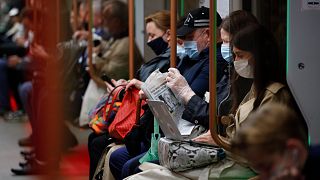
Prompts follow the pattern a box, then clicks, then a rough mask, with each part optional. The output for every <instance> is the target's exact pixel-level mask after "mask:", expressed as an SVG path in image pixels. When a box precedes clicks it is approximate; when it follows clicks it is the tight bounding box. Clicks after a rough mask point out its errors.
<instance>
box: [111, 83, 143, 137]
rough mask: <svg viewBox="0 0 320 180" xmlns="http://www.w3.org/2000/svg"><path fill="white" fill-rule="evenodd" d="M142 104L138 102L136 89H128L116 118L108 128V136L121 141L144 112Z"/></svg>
mask: <svg viewBox="0 0 320 180" xmlns="http://www.w3.org/2000/svg"><path fill="white" fill-rule="evenodd" d="M144 103H145V102H144V101H143V102H141V100H140V97H139V90H138V89H136V88H131V89H128V90H127V91H126V93H125V95H124V97H123V99H122V104H121V106H120V108H119V110H118V112H117V115H116V117H115V118H114V120H113V122H112V123H111V124H110V126H109V128H108V130H109V135H110V136H111V137H114V138H116V139H119V140H123V139H124V138H125V137H126V135H127V134H128V133H129V132H130V131H131V129H132V128H133V126H134V125H136V124H137V122H138V121H139V119H140V117H141V116H142V115H143V113H144V111H143V110H142V109H141V104H144Z"/></svg>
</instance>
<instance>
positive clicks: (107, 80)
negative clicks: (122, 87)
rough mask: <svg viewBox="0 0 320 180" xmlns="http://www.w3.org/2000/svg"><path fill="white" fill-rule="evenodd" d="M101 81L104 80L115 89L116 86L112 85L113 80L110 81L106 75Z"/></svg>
mask: <svg viewBox="0 0 320 180" xmlns="http://www.w3.org/2000/svg"><path fill="white" fill-rule="evenodd" d="M101 79H102V80H103V81H105V82H107V83H109V84H110V85H111V86H113V87H114V85H113V83H112V81H111V79H110V78H109V77H108V76H107V75H106V74H103V75H102V76H101Z"/></svg>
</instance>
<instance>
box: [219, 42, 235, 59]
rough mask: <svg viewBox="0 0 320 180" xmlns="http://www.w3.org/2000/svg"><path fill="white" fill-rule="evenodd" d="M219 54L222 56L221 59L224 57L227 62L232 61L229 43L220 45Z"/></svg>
mask: <svg viewBox="0 0 320 180" xmlns="http://www.w3.org/2000/svg"><path fill="white" fill-rule="evenodd" d="M221 55H222V57H223V59H225V60H226V61H227V62H229V63H230V62H231V61H232V53H231V49H230V45H229V43H226V44H225V43H223V44H222V45H221Z"/></svg>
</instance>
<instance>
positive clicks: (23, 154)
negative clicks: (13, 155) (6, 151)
mask: <svg viewBox="0 0 320 180" xmlns="http://www.w3.org/2000/svg"><path fill="white" fill-rule="evenodd" d="M20 154H21V155H22V156H23V157H26V156H34V155H35V151H34V150H31V151H20Z"/></svg>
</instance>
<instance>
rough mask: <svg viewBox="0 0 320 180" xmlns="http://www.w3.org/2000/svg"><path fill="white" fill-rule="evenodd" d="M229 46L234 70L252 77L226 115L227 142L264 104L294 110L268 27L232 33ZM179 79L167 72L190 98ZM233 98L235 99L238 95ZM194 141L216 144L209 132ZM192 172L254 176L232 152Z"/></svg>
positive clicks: (182, 95)
mask: <svg viewBox="0 0 320 180" xmlns="http://www.w3.org/2000/svg"><path fill="white" fill-rule="evenodd" d="M231 46H232V47H233V49H232V50H233V53H234V55H235V57H234V67H235V71H236V73H237V74H239V75H240V76H242V77H245V78H251V79H252V80H253V84H252V87H251V89H250V91H249V92H248V93H247V95H246V96H245V98H244V99H243V100H242V101H241V103H240V104H239V105H237V107H233V108H234V109H237V111H236V113H235V114H234V115H230V116H229V118H231V119H232V121H231V124H229V126H228V128H227V135H226V137H221V138H222V139H223V140H224V141H226V142H227V143H229V142H230V140H231V139H232V138H233V137H234V136H235V132H236V130H237V129H238V128H239V127H241V125H242V124H243V123H244V122H245V121H246V120H247V117H248V115H249V114H250V113H251V112H254V111H256V110H258V109H259V108H260V107H261V106H262V105H264V104H269V103H273V102H278V103H281V104H284V105H287V106H290V107H292V108H295V109H297V106H296V104H295V102H294V99H293V97H292V96H291V94H290V92H289V91H288V88H287V86H286V83H285V68H284V67H281V63H279V62H280V60H279V58H278V49H277V46H276V42H275V40H274V38H273V36H272V34H271V33H270V32H269V31H268V30H267V29H265V28H264V27H263V26H261V25H249V26H248V27H245V28H244V29H242V30H240V31H239V32H238V33H236V34H235V35H234V37H233V39H232V41H231ZM177 78H178V79H180V80H179V81H178V82H179V83H172V81H173V80H176V79H177ZM182 79H183V78H182V77H181V75H180V74H178V73H177V72H176V71H172V72H171V73H168V86H170V87H171V89H172V91H173V92H174V93H175V94H178V95H179V97H180V98H181V99H190V98H191V97H192V96H195V93H194V92H192V89H191V88H190V87H189V86H187V83H186V82H185V80H182ZM181 81H183V82H181ZM235 98H238V97H237V95H236V96H235ZM185 102H186V101H185ZM206 108H208V106H207V107H206ZM306 127H307V126H306V124H305V122H304V127H303V128H304V129H305V130H306V129H307V128H306ZM193 140H194V141H196V142H202V143H208V144H213V145H216V146H217V143H216V142H215V141H214V140H213V139H212V136H211V132H210V131H208V132H207V133H204V134H202V135H200V136H198V137H196V138H194V139H193ZM151 172H152V171H151ZM191 172H193V176H196V177H199V176H200V175H203V174H204V173H206V178H222V177H223V178H229V179H233V178H237V177H242V178H251V177H254V176H255V175H256V173H255V172H254V171H253V170H252V169H251V168H250V166H248V165H246V164H245V162H243V161H242V160H241V159H238V158H237V157H235V156H233V155H232V154H231V155H229V156H228V157H227V158H226V159H224V160H222V161H221V162H220V163H215V164H212V165H210V166H208V167H206V168H204V169H201V168H200V169H195V170H191ZM191 172H190V171H188V172H185V173H184V175H188V174H189V175H190V173H191ZM235 172H237V173H235ZM168 173H170V172H168ZM159 176H160V175H159Z"/></svg>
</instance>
